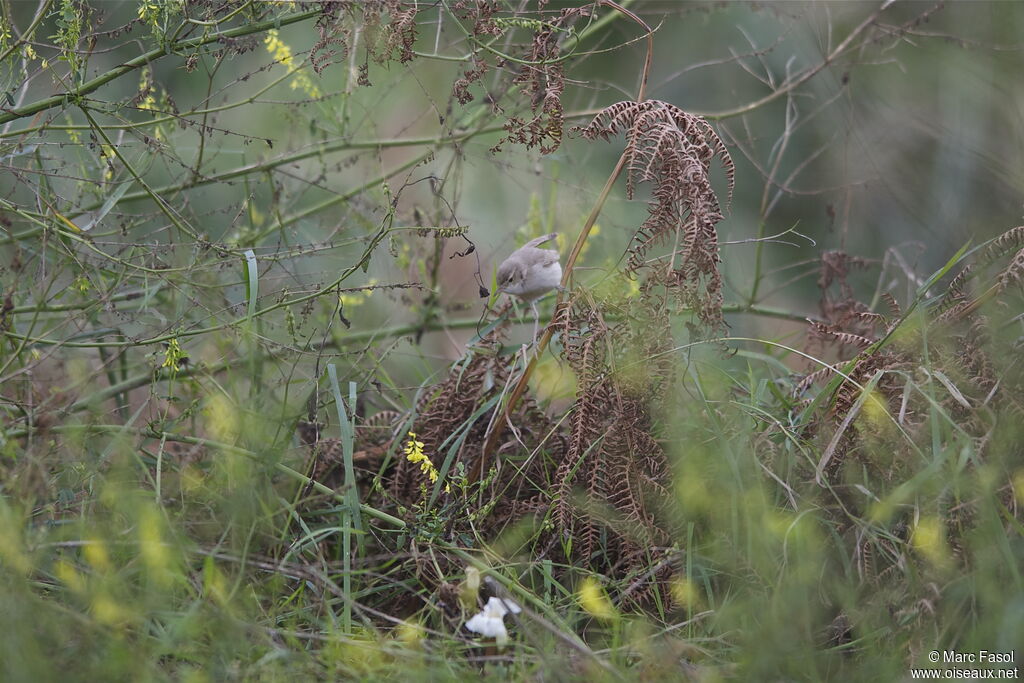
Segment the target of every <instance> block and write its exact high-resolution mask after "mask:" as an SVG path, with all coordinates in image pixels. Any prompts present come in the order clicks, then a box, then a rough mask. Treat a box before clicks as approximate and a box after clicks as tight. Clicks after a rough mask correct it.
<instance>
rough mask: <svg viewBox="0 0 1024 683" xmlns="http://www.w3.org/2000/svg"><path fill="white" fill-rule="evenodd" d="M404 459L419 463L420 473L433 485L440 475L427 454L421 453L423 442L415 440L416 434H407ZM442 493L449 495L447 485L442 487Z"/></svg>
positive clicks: (449, 489) (449, 491) (449, 490)
mask: <svg viewBox="0 0 1024 683" xmlns="http://www.w3.org/2000/svg"><path fill="white" fill-rule="evenodd" d="M403 450H404V451H405V459H406V460H408V461H409V462H411V463H414V464H415V463H419V465H420V472H422V473H423V474H425V475H427V478H428V479H429V480H430V483H431V484H433V483H434V482H436V481H437V478H438V476H440V474H439V473H438V471H437V468H436V467H434V463H432V462H431V461H430V458H428V457H427V454H426V453H424V452H423V442H422V441H418V440H417V439H416V432H409V439H408V441H406V442H405V448H404V449H403ZM444 492H445V493H451V492H452V490H451V487H450V486H449V485H448V484H445V485H444Z"/></svg>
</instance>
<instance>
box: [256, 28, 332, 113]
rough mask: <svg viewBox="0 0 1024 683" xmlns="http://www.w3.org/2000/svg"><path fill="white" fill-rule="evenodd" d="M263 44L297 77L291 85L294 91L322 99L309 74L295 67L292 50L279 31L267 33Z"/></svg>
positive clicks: (271, 30)
mask: <svg viewBox="0 0 1024 683" xmlns="http://www.w3.org/2000/svg"><path fill="white" fill-rule="evenodd" d="M263 44H264V45H265V46H266V48H267V52H269V53H270V54H271V55H273V57H274V59H276V60H277V61H278V62H280V63H281V64H284V65H285V66H286V67H288V68H289V69H290V70H291V73H292V74H293V75H294V76H295V77H294V78H293V79H292V83H291V88H292V90H302V91H303V92H304V93H306V94H307V95H309V96H310V97H311V98H314V99H315V98H317V97H320V95H321V93H320V88H318V87H317V85H316V83H314V82H313V81H312V79H310V77H309V74H307V73H305V72H304V71H301V69H302V67H301V66H296V65H295V57H293V56H292V49H291V48H290V47H288V45H286V44H285V42H284V41H283V40H281V38H280V37H279V36H278V34H277V29H273V28H272V29H270V30H269V31H267V37H266V38H264V39H263Z"/></svg>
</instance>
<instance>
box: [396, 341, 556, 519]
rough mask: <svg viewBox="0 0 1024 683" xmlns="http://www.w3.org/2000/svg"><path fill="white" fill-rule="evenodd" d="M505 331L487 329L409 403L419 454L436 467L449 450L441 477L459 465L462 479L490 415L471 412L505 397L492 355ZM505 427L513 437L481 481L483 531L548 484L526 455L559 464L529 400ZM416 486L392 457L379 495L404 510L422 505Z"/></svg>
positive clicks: (502, 367)
mask: <svg viewBox="0 0 1024 683" xmlns="http://www.w3.org/2000/svg"><path fill="white" fill-rule="evenodd" d="M508 326H509V324H508V322H507V321H506V322H504V323H502V324H500V325H497V326H496V327H495V328H494V329H493V330H491V332H490V333H489V334H487V335H486V336H485V337H484V338H483V339H481V340H480V341H478V342H477V343H476V344H475V345H474V347H473V348H472V349H471V350H470V351H469V353H467V355H466V356H465V357H464V358H463V359H461V360H460V361H459V362H457V363H455V364H454V365H453V366H452V367H451V369H450V370H449V372H448V375H447V376H446V377H445V378H444V379H443V380H442V381H441V382H440V383H438V384H436V385H434V386H433V387H430V388H429V389H428V390H427V391H426V392H424V394H423V395H422V396H421V398H420V400H419V401H418V403H417V406H416V409H415V417H414V419H413V425H412V428H411V431H413V432H415V433H416V435H417V437H416V438H417V440H418V441H421V442H422V443H423V444H424V446H423V450H424V452H425V453H426V454H427V455H428V457H430V458H431V459H433V460H434V464H435V465H436V466H438V467H440V466H441V463H442V462H443V460H444V459H445V458H446V457H447V455H448V449H449V448H451V447H453V445H456V444H457V448H458V450H457V452H456V454H455V457H454V460H453V461H452V469H450V470H449V472H450V475H449V476H451V474H454V472H455V471H456V470H455V468H456V467H458V465H459V463H461V465H462V467H463V468H464V471H465V472H470V471H472V470H473V468H474V466H475V465H476V464H477V463H478V461H479V459H480V453H481V450H482V448H483V445H484V442H485V438H486V435H487V429H488V426H489V425H490V421H491V418H492V415H493V409H492V410H491V411H486V412H483V413H481V412H480V410H479V408H480V406H482V405H484V404H486V403H488V402H489V401H490V402H494V403H496V404H497V405H500V402H497V401H496V400H495V399H496V398H497V396H498V395H499V394H501V393H502V392H503V391H505V390H506V387H507V385H508V381H509V375H510V373H511V366H510V364H509V363H508V362H507V359H506V358H505V357H504V356H502V355H500V354H499V351H500V350H501V345H502V344H501V342H502V340H503V339H504V337H505V335H506V333H507V331H508ZM510 420H511V421H512V422H513V423H514V425H515V430H514V431H513V433H512V436H511V438H510V439H509V440H508V441H506V442H505V444H503V445H502V447H501V448H500V449H499V453H500V454H501V455H502V458H499V459H496V466H497V469H496V470H495V472H493V473H492V474H491V475H490V476H488V477H487V481H488V482H489V485H490V486H491V487H492V488H493V489H494V491H497V492H498V493H497V494H494V495H492V496H484V498H485V499H487V500H491V499H493V500H496V501H498V504H497V505H495V507H494V509H493V510H492V512H493V513H494V515H495V517H494V518H491V519H490V520H489V524H488V527H487V528H490V525H492V524H493V525H498V524H500V523H501V521H502V519H498V518H504V517H507V516H508V515H510V514H512V513H513V512H514V511H516V510H520V509H522V507H523V506H522V505H521V503H522V502H523V501H534V502H531V503H530V504H529V505H528V506H527V507H528V508H529V509H531V510H533V509H536V508H537V505H536V501H535V500H534V499H535V498H536V496H537V495H538V490H537V488H536V486H535V485H534V484H536V483H540V482H547V481H550V479H551V475H550V474H545V473H544V472H543V471H542V469H543V463H544V462H545V460H544V459H542V458H530V457H529V456H530V455H531V454H532V453H533V451H534V450H536V449H537V448H539V447H543V448H544V449H545V450H546V451H548V453H549V455H550V458H549V460H551V459H557V458H560V456H561V455H562V453H563V452H564V445H563V444H562V441H561V438H560V436H559V435H558V434H557V433H556V432H555V426H556V425H555V423H554V422H552V421H551V419H550V418H549V417H548V416H547V415H546V414H545V413H544V412H543V411H542V410H540V409H539V408H538V407H537V404H536V402H535V401H534V400H533V399H532V398H530V397H526V398H525V400H523V401H522V402H521V403H520V404H519V406H518V407H517V409H516V410H515V412H514V413H513V414H512V415H510ZM453 435H458V438H457V439H456V438H453ZM400 438H404V435H401V436H400ZM524 451H525V454H524ZM482 474H485V475H486V474H488V473H487V472H483V473H482ZM423 484H424V480H423V476H422V472H421V471H420V466H419V465H417V464H415V463H411V462H409V461H408V460H406V459H405V458H402V457H399V458H398V459H397V460H396V462H395V465H394V468H393V470H392V472H391V473H390V474H389V477H388V482H387V493H388V496H389V497H390V499H391V500H392V501H395V502H398V503H399V504H401V505H404V506H411V505H413V504H415V503H417V502H419V501H420V500H421V499H422V495H421V490H422V486H423ZM494 491H492V493H494Z"/></svg>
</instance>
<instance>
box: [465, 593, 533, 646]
mask: <svg viewBox="0 0 1024 683" xmlns="http://www.w3.org/2000/svg"><path fill="white" fill-rule="evenodd" d="M521 611H522V608H521V607H520V606H519V605H517V604H516V603H514V602H513V601H511V600H503V599H501V598H495V597H492V598H490V599H489V600H488V601H487V604H486V605H484V609H483V611H481V612H480V613H478V614H474V615H473V616H472V617H471V618H470V620H469V621H467V622H466V628H468V629H469V630H470V631H472V632H473V633H479V634H480V635H482V636H487V637H488V638H495V639H496V640H497V641H498V645H504V644H505V643H506V642H507V641H508V631H506V630H505V615H506V614H508V613H509V612H511V613H512V614H519V613H520V612H521Z"/></svg>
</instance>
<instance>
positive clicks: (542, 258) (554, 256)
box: [523, 246, 558, 267]
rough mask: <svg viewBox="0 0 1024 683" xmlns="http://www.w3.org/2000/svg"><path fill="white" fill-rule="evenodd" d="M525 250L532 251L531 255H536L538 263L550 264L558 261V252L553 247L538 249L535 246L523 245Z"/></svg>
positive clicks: (541, 264) (542, 264)
mask: <svg viewBox="0 0 1024 683" xmlns="http://www.w3.org/2000/svg"><path fill="white" fill-rule="evenodd" d="M523 250H524V251H527V250H528V251H530V252H531V255H533V256H535V257H536V259H537V261H536V262H537V263H538V265H540V266H541V267H543V266H550V265H551V264H552V263H558V252H557V251H554V250H553V249H537V248H534V247H530V246H526V247H523Z"/></svg>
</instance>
